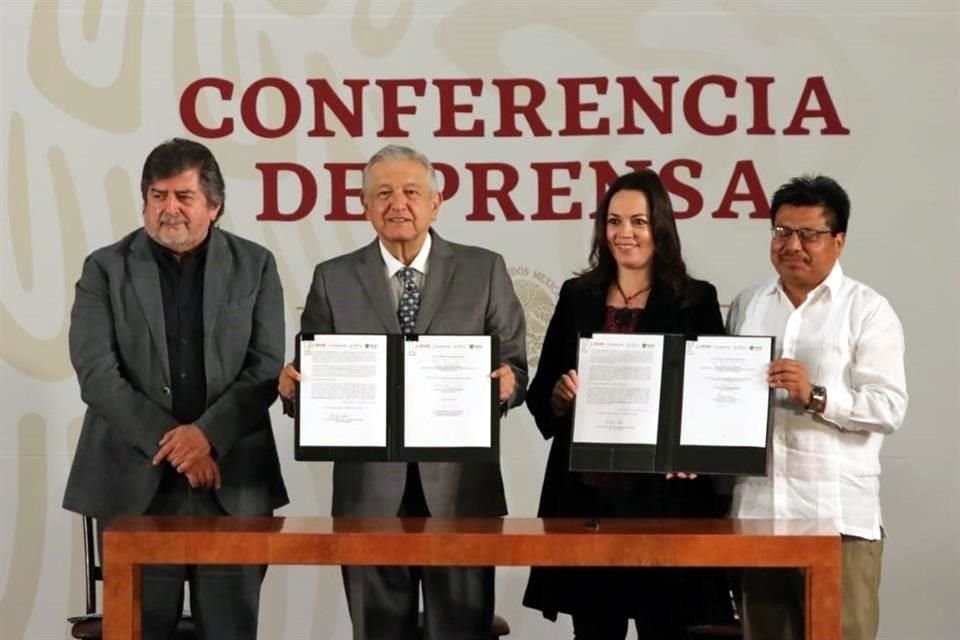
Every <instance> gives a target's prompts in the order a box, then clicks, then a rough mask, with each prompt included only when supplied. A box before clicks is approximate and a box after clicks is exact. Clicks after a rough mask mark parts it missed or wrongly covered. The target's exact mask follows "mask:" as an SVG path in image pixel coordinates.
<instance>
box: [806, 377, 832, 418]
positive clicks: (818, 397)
mask: <svg viewBox="0 0 960 640" xmlns="http://www.w3.org/2000/svg"><path fill="white" fill-rule="evenodd" d="M826 408H827V388H826V387H822V386H820V385H818V384H814V385H811V386H810V401H809V402H807V406H806V409H807V412H809V413H823V410H824V409H826Z"/></svg>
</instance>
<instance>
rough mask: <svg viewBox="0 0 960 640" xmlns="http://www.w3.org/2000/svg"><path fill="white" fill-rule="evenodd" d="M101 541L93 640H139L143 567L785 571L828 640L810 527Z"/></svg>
mask: <svg viewBox="0 0 960 640" xmlns="http://www.w3.org/2000/svg"><path fill="white" fill-rule="evenodd" d="M103 540H104V567H103V568H104V589H103V591H104V595H103V610H104V625H103V628H104V638H105V640H139V638H140V568H141V566H142V565H145V564H325V565H341V564H347V565H444V566H447V565H459V566H489V565H498V566H643V567H646V566H651V567H652V566H657V567H797V568H802V569H806V587H807V591H806V596H807V612H806V621H807V625H806V630H807V638H808V640H813V639H816V640H840V537H839V535H837V533H836V531H834V530H833V529H832V528H831V527H830V526H829V525H827V524H824V523H818V522H815V521H805V520H792V521H791V520H780V521H774V520H721V519H715V520H675V519H664V520H644V519H636V520H633V519H622V520H603V519H601V520H599V521H598V522H597V526H596V527H595V528H593V527H590V526H588V523H586V522H585V521H584V520H582V519H540V518H502V519H501V518H457V519H446V518H241V517H224V518H178V517H163V518H161V517H122V518H116V519H115V520H114V521H113V522H111V523H110V526H109V527H107V529H106V531H105V533H104V536H103Z"/></svg>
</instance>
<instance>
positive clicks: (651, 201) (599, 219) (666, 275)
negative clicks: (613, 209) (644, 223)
mask: <svg viewBox="0 0 960 640" xmlns="http://www.w3.org/2000/svg"><path fill="white" fill-rule="evenodd" d="M621 191H639V192H641V193H643V195H645V196H646V198H647V206H648V207H649V209H650V231H651V235H652V236H653V265H652V267H653V279H654V282H656V283H658V284H662V285H666V286H667V287H669V288H670V289H671V290H672V291H673V292H674V293H675V294H679V293H681V292H682V291H683V289H684V287H685V286H686V284H687V281H688V280H689V276H688V275H687V267H686V265H685V264H684V263H683V256H682V255H681V254H680V236H679V235H678V234H677V221H676V220H675V219H674V217H673V206H672V205H671V204H670V196H669V195H668V194H667V190H666V189H665V188H664V187H663V183H662V182H660V178H659V177H658V176H657V174H656V173H655V172H654V171H653V170H651V169H643V170H641V171H632V172H630V173H627V174H624V175H622V176H620V177H619V178H617V179H616V180H614V181H613V184H611V185H610V187H609V188H608V189H607V192H606V193H605V194H604V196H603V199H602V200H601V201H600V206H599V207H598V209H597V216H596V219H595V221H594V225H593V245H592V246H591V248H590V266H589V267H588V268H587V269H586V270H585V271H583V272H582V273H581V274H580V275H581V276H583V278H584V280H585V281H586V282H587V283H589V284H590V285H592V286H596V287H607V286H609V285H610V283H611V282H613V281H614V279H616V277H617V262H616V260H614V258H613V254H612V253H611V252H610V246H609V245H608V244H607V214H608V213H609V212H610V201H611V200H612V199H613V196H615V195H616V194H617V193H619V192H621Z"/></svg>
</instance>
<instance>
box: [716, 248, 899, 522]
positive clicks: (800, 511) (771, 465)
mask: <svg viewBox="0 0 960 640" xmlns="http://www.w3.org/2000/svg"><path fill="white" fill-rule="evenodd" d="M727 330H728V331H729V332H730V333H731V334H740V335H773V336H776V338H777V340H776V351H777V354H776V357H777V358H792V359H794V360H799V361H800V362H802V363H803V364H804V366H805V367H806V370H807V375H808V376H809V378H810V382H811V384H819V385H822V386H824V387H826V389H827V404H826V409H825V411H824V412H823V414H822V415H815V414H811V413H807V412H806V411H804V408H803V407H801V406H799V405H797V404H796V403H795V402H793V401H791V400H790V399H789V397H788V394H787V393H786V391H785V390H782V389H778V390H777V392H776V395H775V400H774V409H773V442H772V446H771V447H770V457H769V459H768V465H767V472H768V475H767V477H762V478H739V479H738V480H737V483H736V486H735V487H734V493H733V506H732V515H733V517H735V518H814V519H820V520H829V521H832V522H833V523H834V525H835V526H836V527H837V529H838V530H839V531H840V533H842V534H845V535H851V536H858V537H861V538H867V539H870V540H878V539H880V537H881V532H880V527H881V524H882V521H881V516H880V447H881V445H882V444H883V437H884V435H885V434H888V433H892V432H893V431H894V430H896V429H897V428H898V427H899V426H900V425H901V423H902V422H903V416H904V414H905V412H906V410H907V386H906V379H905V375H904V368H903V352H904V344H903V327H902V326H901V324H900V320H899V319H898V318H897V314H896V313H894V311H893V308H892V307H891V306H890V303H889V302H887V300H886V298H884V297H883V296H881V295H880V294H878V293H877V292H876V291H874V290H873V289H871V288H870V287H868V286H866V285H864V284H862V283H860V282H857V281H856V280H853V279H851V278H848V277H846V276H844V275H843V271H842V270H841V268H840V264H839V263H837V264H836V265H835V266H834V268H833V270H832V271H831V272H830V275H829V276H827V278H826V280H824V281H823V282H822V283H821V284H820V285H819V286H817V287H816V288H815V289H814V290H813V291H811V292H810V293H809V294H808V295H807V298H806V300H804V302H803V303H802V304H801V305H800V306H798V307H794V306H793V303H792V302H790V300H789V298H787V295H786V293H785V292H784V290H783V288H782V287H781V286H780V283H779V280H777V279H775V280H773V281H772V282H768V283H767V284H764V285H761V286H757V287H754V288H752V289H748V290H746V291H744V292H742V293H741V294H740V295H738V296H737V298H736V299H735V300H734V301H733V304H732V305H731V306H730V314H729V316H728V318H727Z"/></svg>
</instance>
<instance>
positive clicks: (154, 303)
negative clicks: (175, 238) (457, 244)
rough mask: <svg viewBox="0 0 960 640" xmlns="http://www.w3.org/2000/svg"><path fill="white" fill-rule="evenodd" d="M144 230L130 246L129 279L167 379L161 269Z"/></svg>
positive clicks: (165, 330) (168, 365)
mask: <svg viewBox="0 0 960 640" xmlns="http://www.w3.org/2000/svg"><path fill="white" fill-rule="evenodd" d="M149 243H150V238H149V237H148V236H147V234H146V232H145V231H141V232H140V233H139V234H137V237H135V238H134V239H133V242H132V243H131V246H130V279H131V281H132V282H133V293H134V295H135V296H136V298H137V301H138V302H139V303H140V308H141V310H142V311H143V315H144V317H145V319H146V322H147V327H148V328H149V330H150V337H151V339H152V340H153V346H154V347H155V348H156V350H157V353H159V354H160V361H161V362H162V363H163V379H164V380H165V381H166V382H168V383H169V382H170V356H169V354H168V353H167V327H166V323H165V322H164V320H163V293H162V292H161V291H160V270H159V269H158V268H157V261H156V258H154V256H153V252H152V250H151V249H150V244H149Z"/></svg>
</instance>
